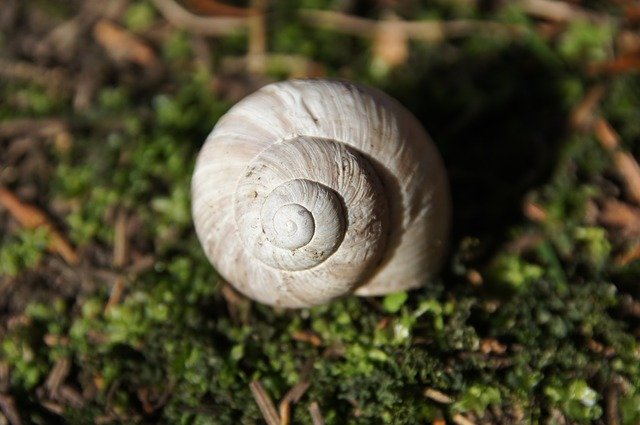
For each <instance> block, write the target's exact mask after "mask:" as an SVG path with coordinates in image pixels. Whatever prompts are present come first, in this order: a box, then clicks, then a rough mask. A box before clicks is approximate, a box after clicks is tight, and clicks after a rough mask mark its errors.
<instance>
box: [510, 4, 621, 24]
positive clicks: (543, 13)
mask: <svg viewBox="0 0 640 425" xmlns="http://www.w3.org/2000/svg"><path fill="white" fill-rule="evenodd" d="M519 4H520V7H521V8H522V9H523V10H524V11H525V12H526V13H528V14H529V15H532V16H534V17H536V18H542V19H548V20H550V21H556V22H571V21H578V20H589V21H592V22H596V23H605V22H607V21H609V17H608V16H606V15H600V14H597V13H594V12H591V11H589V10H587V9H583V8H580V7H578V6H575V5H573V4H570V3H569V2H564V1H556V0H524V1H522V2H520V3H519Z"/></svg>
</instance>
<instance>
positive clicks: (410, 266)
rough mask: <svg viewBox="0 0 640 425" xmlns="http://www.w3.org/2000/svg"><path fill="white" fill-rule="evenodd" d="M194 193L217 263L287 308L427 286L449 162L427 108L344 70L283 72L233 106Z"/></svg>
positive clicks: (445, 212) (209, 147) (244, 288)
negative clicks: (321, 74) (284, 78)
mask: <svg viewBox="0 0 640 425" xmlns="http://www.w3.org/2000/svg"><path fill="white" fill-rule="evenodd" d="M192 197H193V205H192V209H193V216H194V222H195V227H196V231H197V234H198V237H199V239H200V241H201V243H202V245H203V247H204V249H205V252H206V254H207V257H208V258H209V260H210V261H211V262H212V264H213V265H214V266H215V267H216V269H217V270H218V271H219V272H220V274H221V275H222V276H223V277H224V278H225V279H226V280H228V281H229V282H230V283H232V284H233V285H234V286H235V287H236V288H237V289H238V290H240V291H241V292H243V293H244V294H246V295H248V296H249V297H251V298H253V299H256V300H258V301H260V302H263V303H267V304H271V305H278V306H284V307H305V306H311V305H317V304H321V303H325V302H327V301H329V300H331V299H333V298H336V297H339V296H342V295H344V294H347V293H352V292H355V293H356V294H359V295H378V294H383V293H387V292H393V291H397V290H401V289H409V288H413V287H417V286H419V285H421V284H423V283H424V282H425V281H427V280H428V279H429V278H430V277H431V276H432V274H433V273H434V272H435V271H436V270H437V268H438V265H439V262H440V260H441V258H442V253H443V252H444V250H443V248H444V244H445V241H446V237H447V234H448V228H449V194H448V185H447V181H446V176H445V174H444V169H443V167H442V163H441V161H440V158H439V155H438V153H437V151H436V150H435V147H434V146H433V145H432V143H431V142H430V141H429V139H428V138H427V136H426V134H425V133H424V130H423V129H422V128H421V126H420V124H419V123H418V122H417V120H416V119H415V118H414V117H413V116H412V115H411V114H410V113H408V112H407V111H406V110H405V109H404V108H402V107H401V106H400V105H399V104H398V103H396V102H395V101H394V100H393V99H391V98H389V97H388V96H386V95H384V94H383V93H381V92H379V91H377V90H374V89H371V88H366V87H362V86H357V85H353V84H349V83H343V82H336V81H321V80H294V81H288V82H283V83H276V84H272V85H269V86H266V87H263V88H262V89H261V90H259V91H258V92H256V93H254V94H252V95H250V96H248V97H247V98H245V99H244V100H242V101H241V102H240V103H238V104H237V105H235V106H234V107H233V108H232V109H231V110H230V111H229V112H228V113H227V114H226V115H225V116H224V117H222V118H221V119H220V121H219V122H218V124H217V125H216V126H215V128H214V130H213V131H212V133H211V134H210V135H209V138H208V139H207V142H206V143H205V145H204V147H203V148H202V150H201V152H200V154H199V156H198V160H197V163H196V168H195V171H194V176H193V180H192Z"/></svg>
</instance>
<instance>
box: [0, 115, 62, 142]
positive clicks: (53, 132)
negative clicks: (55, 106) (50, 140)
mask: <svg viewBox="0 0 640 425" xmlns="http://www.w3.org/2000/svg"><path fill="white" fill-rule="evenodd" d="M68 131H69V125H68V124H67V123H66V122H65V121H63V120H62V119H59V118H18V119H15V120H9V121H4V122H2V123H0V138H2V139H4V138H6V139H10V138H13V137H18V136H25V135H33V136H40V137H53V136H57V135H58V134H60V133H63V132H68Z"/></svg>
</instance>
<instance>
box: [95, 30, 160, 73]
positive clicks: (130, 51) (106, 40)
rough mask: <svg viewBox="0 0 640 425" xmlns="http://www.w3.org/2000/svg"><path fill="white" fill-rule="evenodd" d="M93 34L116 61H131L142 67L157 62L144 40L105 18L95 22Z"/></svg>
mask: <svg viewBox="0 0 640 425" xmlns="http://www.w3.org/2000/svg"><path fill="white" fill-rule="evenodd" d="M93 36H94V38H95V39H96V41H97V42H98V43H100V44H101V45H102V47H104V49H105V50H106V52H107V54H108V55H109V56H111V58H112V59H113V60H115V61H116V62H133V63H136V64H138V65H140V66H143V67H149V66H153V65H155V64H157V63H158V60H157V58H156V54H155V53H154V51H153V49H151V47H149V46H148V45H147V44H146V43H145V42H144V41H142V40H141V39H140V38H139V37H137V36H135V35H133V34H131V33H129V32H128V31H127V30H125V29H124V28H122V27H120V26H118V25H116V24H114V23H112V22H110V21H108V20H106V19H101V20H99V21H98V22H97V23H96V24H95V26H94V27H93Z"/></svg>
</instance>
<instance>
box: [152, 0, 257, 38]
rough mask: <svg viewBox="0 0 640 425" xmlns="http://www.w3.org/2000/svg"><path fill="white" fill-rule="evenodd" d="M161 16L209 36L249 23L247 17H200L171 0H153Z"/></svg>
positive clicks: (226, 32) (194, 31)
mask: <svg viewBox="0 0 640 425" xmlns="http://www.w3.org/2000/svg"><path fill="white" fill-rule="evenodd" d="M153 4H154V5H155V6H156V7H157V8H158V10H159V11H160V13H162V16H164V17H165V19H166V20H167V21H169V22H171V23H172V24H173V25H175V26H176V27H178V28H182V29H184V30H187V31H190V32H193V33H197V34H202V35H210V36H221V35H228V34H231V33H234V32H236V31H238V30H241V29H244V28H246V27H247V25H248V24H249V18H247V17H206V18H205V17H202V16H197V15H194V14H193V13H190V12H188V11H187V10H186V9H183V8H182V7H181V6H179V5H178V4H177V3H176V2H175V1H173V0H153Z"/></svg>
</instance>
